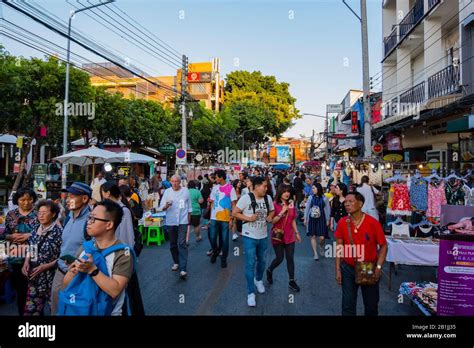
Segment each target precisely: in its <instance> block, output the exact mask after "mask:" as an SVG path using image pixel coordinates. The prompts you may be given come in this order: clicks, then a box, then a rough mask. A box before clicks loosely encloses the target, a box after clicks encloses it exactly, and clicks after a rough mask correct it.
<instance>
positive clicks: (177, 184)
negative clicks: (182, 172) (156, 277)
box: [160, 175, 193, 280]
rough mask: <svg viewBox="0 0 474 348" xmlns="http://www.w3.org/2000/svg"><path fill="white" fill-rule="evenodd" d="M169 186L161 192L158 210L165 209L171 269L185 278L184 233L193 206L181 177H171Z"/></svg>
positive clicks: (186, 255)
mask: <svg viewBox="0 0 474 348" xmlns="http://www.w3.org/2000/svg"><path fill="white" fill-rule="evenodd" d="M170 181H171V187H170V188H167V189H166V190H165V192H164V193H163V198H162V199H161V203H160V210H162V211H166V219H165V225H166V226H167V228H168V233H169V236H170V251H171V256H172V258H173V261H174V264H173V267H172V268H171V270H172V271H177V270H178V269H179V271H180V277H181V279H183V280H186V277H187V275H188V273H187V270H186V267H187V263H188V247H187V245H186V233H187V230H188V223H189V221H190V220H191V212H192V211H193V207H192V205H191V199H190V196H189V191H188V189H187V188H185V187H181V177H180V176H179V175H173V176H172V177H171V180H170Z"/></svg>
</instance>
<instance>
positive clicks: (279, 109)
mask: <svg viewBox="0 0 474 348" xmlns="http://www.w3.org/2000/svg"><path fill="white" fill-rule="evenodd" d="M226 80H227V83H226V87H225V89H226V96H225V98H226V99H225V100H226V101H225V104H224V110H223V113H228V114H230V115H232V116H233V117H234V118H235V119H236V121H237V122H238V129H237V133H238V134H242V132H243V131H244V130H249V129H255V128H259V127H263V129H262V130H258V131H255V132H249V134H248V135H246V137H245V138H246V140H247V142H248V143H251V142H262V141H264V140H265V139H266V136H267V135H270V136H275V137H279V136H281V134H283V133H284V132H285V131H286V130H288V129H289V128H290V127H291V126H292V125H293V122H292V121H293V120H295V119H297V118H299V117H300V115H299V111H298V110H297V109H296V108H295V102H296V99H295V98H293V97H292V96H291V94H290V92H289V84H288V83H286V82H277V80H276V78H275V77H274V76H264V75H262V73H261V72H260V71H254V72H248V71H234V72H231V73H230V74H228V75H227V77H226Z"/></svg>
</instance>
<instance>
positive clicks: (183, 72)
mask: <svg viewBox="0 0 474 348" xmlns="http://www.w3.org/2000/svg"><path fill="white" fill-rule="evenodd" d="M187 78H188V57H186V56H185V55H184V54H183V67H182V70H181V148H182V149H183V150H184V151H186V153H187V148H186V147H187V144H186V138H187V134H186V93H187Z"/></svg>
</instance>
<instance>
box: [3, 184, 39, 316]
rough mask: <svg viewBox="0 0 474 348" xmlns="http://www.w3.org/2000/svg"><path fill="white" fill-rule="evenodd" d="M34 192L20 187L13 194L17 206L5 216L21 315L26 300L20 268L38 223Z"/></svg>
mask: <svg viewBox="0 0 474 348" xmlns="http://www.w3.org/2000/svg"><path fill="white" fill-rule="evenodd" d="M35 202H36V193H35V192H34V191H33V190H31V189H29V188H20V189H19V190H18V191H17V192H16V193H15V195H14V196H13V204H15V205H17V206H18V208H16V209H14V210H11V211H9V212H8V214H7V216H6V218H5V234H4V236H3V237H4V238H5V239H6V240H7V242H9V256H10V258H9V260H8V262H9V263H10V266H11V268H12V285H13V288H14V289H15V291H16V299H17V305H18V315H20V316H22V315H23V309H24V308H25V301H26V287H27V281H26V278H25V277H24V276H23V274H22V273H21V268H22V265H23V262H24V260H25V256H26V250H27V247H28V238H30V236H31V233H32V232H33V230H34V229H35V228H36V227H37V225H38V220H37V218H36V212H35V210H34V203H35Z"/></svg>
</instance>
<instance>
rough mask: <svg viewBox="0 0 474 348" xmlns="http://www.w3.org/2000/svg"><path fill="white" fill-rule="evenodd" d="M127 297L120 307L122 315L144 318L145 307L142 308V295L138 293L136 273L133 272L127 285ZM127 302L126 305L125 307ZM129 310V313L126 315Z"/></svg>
mask: <svg viewBox="0 0 474 348" xmlns="http://www.w3.org/2000/svg"><path fill="white" fill-rule="evenodd" d="M126 291H127V296H126V297H125V302H124V303H123V307H122V315H123V316H127V315H129V314H130V315H132V316H140V317H142V316H145V307H144V306H143V300H142V294H141V292H140V284H139V283H138V276H137V272H133V274H132V277H131V278H130V281H129V282H128V285H127V290H126ZM127 300H128V305H129V306H127ZM128 309H130V313H128V312H129V311H128Z"/></svg>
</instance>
